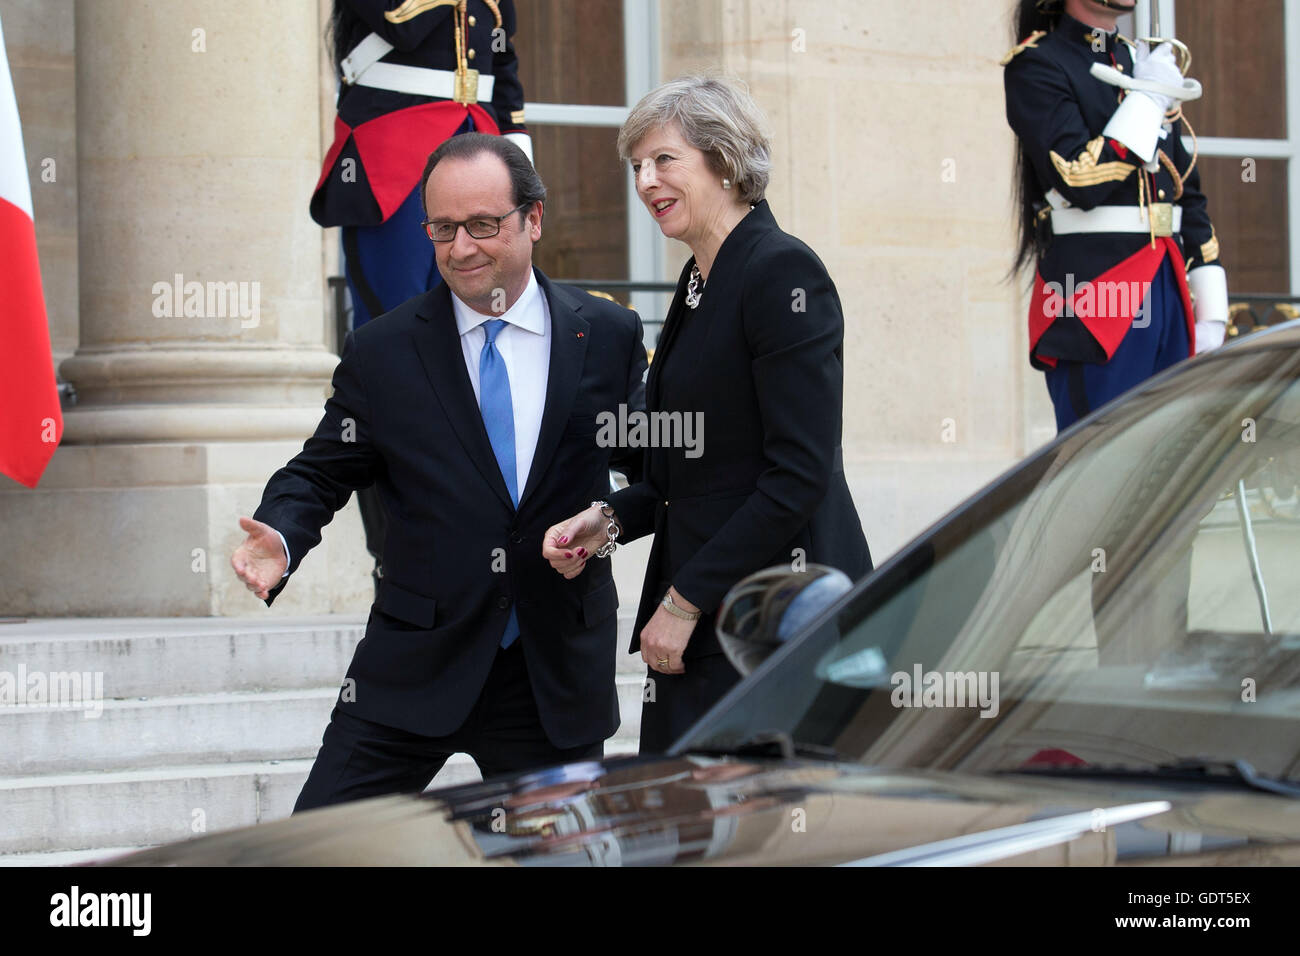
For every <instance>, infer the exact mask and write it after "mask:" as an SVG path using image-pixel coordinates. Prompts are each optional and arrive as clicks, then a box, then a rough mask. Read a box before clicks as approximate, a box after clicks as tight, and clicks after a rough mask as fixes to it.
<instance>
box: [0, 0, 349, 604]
mask: <svg viewBox="0 0 1300 956" xmlns="http://www.w3.org/2000/svg"><path fill="white" fill-rule="evenodd" d="M322 32H323V23H322V21H321V19H320V14H319V5H318V4H317V2H315V0H291V2H277V3H265V2H264V0H197V2H189V3H185V4H176V3H174V2H170V0H78V2H77V4H76V64H77V154H78V162H77V174H78V190H79V191H78V240H79V250H80V296H79V300H80V332H81V335H80V347H79V348H78V349H77V352H76V354H75V355H73V356H72V357H71V358H69V359H67V360H66V361H65V362H64V363H63V365H62V367H61V372H62V375H63V377H64V378H66V379H67V380H69V381H70V382H71V383H72V384H73V385H74V387H75V388H76V390H77V395H78V404H77V406H76V408H75V409H73V410H71V411H69V413H68V414H67V416H66V427H65V433H64V439H63V444H62V447H61V448H60V449H59V451H58V452H57V453H56V455H55V457H54V460H53V462H52V463H51V466H50V469H49V470H48V471H47V473H46V477H45V479H44V480H43V481H42V483H41V485H40V488H39V489H38V490H37V491H36V492H34V493H31V492H29V493H27V494H26V495H24V494H22V491H23V490H22V489H17V490H15V489H16V488H17V486H14V485H9V484H7V485H6V486H5V487H4V488H3V489H0V524H2V525H4V526H5V527H6V528H7V529H14V530H16V531H17V540H18V541H23V542H27V543H28V545H27V547H24V548H6V549H0V606H2V607H3V609H4V610H6V611H8V612H10V613H23V614H32V615H82V614H84V615H99V614H105V615H170V614H177V615H194V614H199V615H203V614H250V613H253V614H256V613H268V612H266V611H265V609H264V607H263V605H262V604H261V602H259V601H256V600H255V599H252V598H251V597H250V596H249V594H248V592H247V591H246V590H245V589H244V588H243V586H242V585H240V584H239V582H238V581H237V580H236V579H235V577H234V575H233V572H231V570H230V567H229V555H230V553H231V551H232V550H233V548H234V547H235V545H236V544H237V543H238V541H240V540H242V537H243V534H242V532H240V531H239V528H238V524H237V522H236V518H237V516H238V515H239V514H251V513H252V511H253V509H254V508H255V507H256V504H257V501H258V500H259V498H260V492H261V487H262V485H263V484H264V482H265V480H266V479H267V477H269V476H270V474H271V472H272V471H274V470H275V469H276V468H278V467H279V466H280V465H282V464H283V463H284V462H285V461H286V460H288V458H289V457H291V456H292V455H293V454H294V453H295V452H296V451H297V450H298V449H299V448H300V447H301V443H302V440H303V439H304V438H305V437H306V436H307V435H309V434H310V433H311V431H312V429H313V428H314V427H315V424H316V422H317V421H318V419H319V417H320V414H321V405H322V400H323V398H324V396H325V394H326V389H327V387H328V383H329V376H330V373H331V371H332V370H333V367H334V365H335V364H336V362H337V358H336V357H335V356H334V355H333V354H331V353H330V352H328V351H327V350H326V349H325V347H324V345H323V343H324V342H325V341H326V328H327V324H328V323H329V321H330V316H329V312H328V303H327V300H326V296H325V277H324V270H323V266H322V261H323V260H322V252H323V246H322V237H321V232H320V229H319V227H317V226H316V225H315V223H313V222H312V221H311V219H310V218H309V216H308V214H307V202H308V199H309V197H310V194H311V190H312V187H313V185H314V184H315V180H316V175H317V173H318V170H319V163H320V155H321V154H320V149H321V147H320V142H321V129H320V116H321V110H320V72H321V70H322V66H323V65H322V52H323V44H322V41H321V35H322ZM353 509H354V505H349V508H348V509H347V511H346V512H345V513H344V515H343V516H341V519H337V520H336V521H335V522H334V525H333V526H332V527H331V529H330V532H331V534H330V537H329V538H327V540H326V541H325V542H324V543H323V544H322V546H321V548H320V549H319V550H318V553H314V554H313V555H312V557H311V558H310V559H309V560H308V562H307V564H306V565H305V566H304V568H303V570H302V572H300V574H299V575H296V576H295V581H294V586H293V587H291V588H289V589H287V590H286V592H285V594H284V595H283V597H282V599H281V601H279V602H277V605H276V611H277V612H281V613H283V612H296V613H304V612H325V611H331V610H350V611H354V610H358V609H361V608H364V606H365V604H366V603H368V595H369V590H370V587H371V585H370V581H369V576H368V573H367V572H368V563H369V562H368V558H367V557H366V555H365V550H364V547H363V545H362V533H361V528H360V523H359V521H358V520H356V517H355V514H353V513H352V512H353ZM6 537H8V535H6ZM332 545H333V547H332ZM5 552H8V553H5ZM16 552H26V553H16Z"/></svg>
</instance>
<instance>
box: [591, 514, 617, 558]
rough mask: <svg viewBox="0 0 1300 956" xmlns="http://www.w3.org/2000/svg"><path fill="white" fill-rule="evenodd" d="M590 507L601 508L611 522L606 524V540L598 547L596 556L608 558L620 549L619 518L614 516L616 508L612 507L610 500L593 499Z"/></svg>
mask: <svg viewBox="0 0 1300 956" xmlns="http://www.w3.org/2000/svg"><path fill="white" fill-rule="evenodd" d="M588 507H590V508H599V509H600V513H601V514H602V515H604V516H605V519H606V521H608V522H609V523H608V524H606V525H605V538H606V541H605V543H604V544H602V545H601V546H600V547H599V548H597V549H596V557H598V558H608V557H609V556H610V555H611V554H613V553H614V552H615V550H617V549H618V520H617V519H616V518H615V517H614V509H613V508H612V507H610V504H609V502H608V501H593V502H592V503H591V504H590V505H588Z"/></svg>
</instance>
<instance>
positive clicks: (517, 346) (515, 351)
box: [451, 270, 551, 495]
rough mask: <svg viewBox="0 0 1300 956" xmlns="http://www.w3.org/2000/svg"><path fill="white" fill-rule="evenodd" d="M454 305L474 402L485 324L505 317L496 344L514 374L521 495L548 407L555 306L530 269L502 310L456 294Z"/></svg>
mask: <svg viewBox="0 0 1300 956" xmlns="http://www.w3.org/2000/svg"><path fill="white" fill-rule="evenodd" d="M451 308H452V311H453V312H455V314H456V329H457V331H459V332H460V350H461V354H462V355H464V357H465V369H466V371H468V372H469V383H470V385H471V386H472V387H473V389H474V399H475V401H479V402H481V401H482V399H481V396H480V395H479V381H478V365H479V355H480V353H482V351H483V343H484V342H486V341H487V332H486V331H485V330H484V329H483V323H484V322H488V321H491V320H492V319H505V321H506V326H505V328H503V329H502V330H501V331H500V332H499V333H498V334H497V337H496V349H497V351H498V352H499V353H501V358H502V359H503V360H504V361H505V363H506V374H507V375H509V376H510V404H511V407H513V409H514V412H515V481H516V482H517V483H516V485H515V491H516V492H517V493H518V494H520V495H522V494H523V493H524V486H525V485H526V484H527V483H528V472H529V470H530V469H531V468H532V464H533V453H534V452H535V451H536V450H537V435H538V432H540V431H541V429H542V412H543V411H544V410H545V408H546V383H547V381H548V380H549V378H550V372H551V310H550V306H549V305H548V304H547V301H546V296H545V295H543V294H542V287H541V286H539V285H538V284H537V276H536V275H535V274H534V273H533V272H532V270H529V272H528V286H527V287H526V288H525V289H524V291H523V293H522V294H521V295H520V296H519V298H518V300H517V301H516V302H515V304H514V305H512V306H511V307H510V308H509V309H508V310H506V311H505V312H503V313H502V314H501V315H484V314H483V313H481V312H475V311H474V310H473V309H471V308H470V307H469V306H468V305H466V304H465V303H464V302H462V301H461V300H460V299H459V298H457V296H456V294H455V293H454V292H453V293H452V295H451Z"/></svg>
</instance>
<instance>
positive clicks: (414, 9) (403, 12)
mask: <svg viewBox="0 0 1300 956" xmlns="http://www.w3.org/2000/svg"><path fill="white" fill-rule="evenodd" d="M484 2H485V3H486V4H487V6H488V9H489V10H491V11H492V16H493V18H494V19H495V20H496V23H497V26H498V27H499V26H501V8H500V7H498V6H497V4H496V0H484ZM460 5H461V0H406V2H405V3H403V4H402V5H401V6H400V7H398V8H397V9H396V10H388V11H387V12H385V13H384V19H385V20H387V21H388V22H389V23H405V22H406V21H407V20H414V19H415V18H416V17H418V16H419V15H420V14H422V13H424V12H425V11H426V10H433V9H436V8H437V7H457V6H460Z"/></svg>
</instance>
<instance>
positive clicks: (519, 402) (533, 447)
mask: <svg viewBox="0 0 1300 956" xmlns="http://www.w3.org/2000/svg"><path fill="white" fill-rule="evenodd" d="M451 308H452V312H454V313H455V316H456V329H457V331H458V332H459V333H460V350H461V354H462V355H463V356H464V358H465V370H466V371H467V372H469V383H470V386H471V387H472V388H473V389H474V400H475V401H476V402H478V401H481V398H480V396H479V379H478V363H479V355H480V353H481V352H482V351H483V343H484V342H486V341H487V332H486V331H485V330H484V328H483V323H484V322H488V321H490V320H492V319H505V321H506V325H505V327H504V328H503V329H502V330H501V331H500V332H498V333H497V337H496V342H495V345H496V349H497V352H499V353H500V354H501V358H502V360H503V361H504V362H505V363H506V374H507V375H509V376H510V405H511V407H512V408H513V409H514V413H515V482H516V484H515V492H516V493H517V494H518V495H521V496H522V495H523V493H524V487H525V486H526V485H527V483H528V473H529V471H530V470H531V469H532V465H533V454H534V452H536V451H537V436H538V433H539V432H540V431H541V430H542V412H543V411H545V410H546V383H547V382H548V381H549V380H550V373H551V308H550V304H549V303H548V302H547V301H546V296H545V295H543V294H542V287H541V286H539V285H538V284H537V276H536V275H535V274H534V273H533V271H532V270H531V269H530V270H529V272H528V285H527V287H525V289H524V291H523V294H522V295H520V296H519V298H518V299H517V300H516V301H515V304H514V305H512V306H511V307H510V308H509V309H507V310H506V311H505V312H503V313H502V314H501V315H484V314H483V313H481V312H475V311H474V310H473V309H471V308H470V307H469V306H468V305H466V304H465V303H464V302H462V301H461V300H460V299H459V298H458V297H457V296H456V293H454V292H453V293H452V294H451ZM276 534H279V535H280V543H281V544H282V545H284V556H285V559H286V560H290V559H289V544H288V542H287V541H285V540H284V535H283V534H280V532H278V531H277V532H276ZM290 563H292V561H291V560H290ZM288 574H289V569H288V568H287V567H286V568H285V572H284V574H283V575H281V577H287V576H288Z"/></svg>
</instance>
